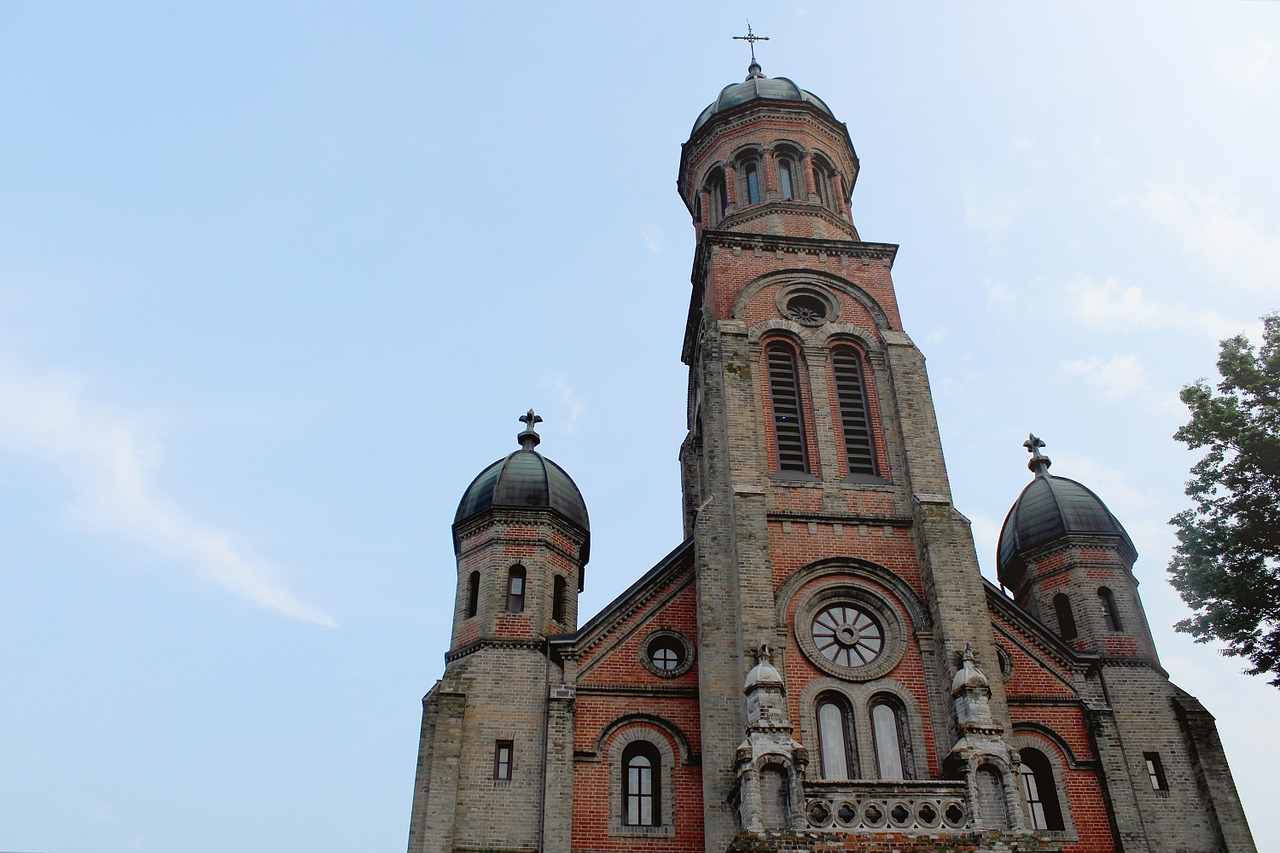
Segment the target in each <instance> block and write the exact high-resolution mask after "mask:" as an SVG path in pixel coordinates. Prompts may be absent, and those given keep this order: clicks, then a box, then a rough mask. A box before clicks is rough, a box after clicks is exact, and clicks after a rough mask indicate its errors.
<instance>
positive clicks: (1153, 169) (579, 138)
mask: <svg viewBox="0 0 1280 853" xmlns="http://www.w3.org/2000/svg"><path fill="white" fill-rule="evenodd" d="M746 16H749V17H750V18H751V19H752V22H753V24H754V25H755V28H756V31H757V32H760V33H763V34H765V35H768V36H770V37H771V40H770V41H769V42H765V43H763V44H762V45H761V46H760V50H759V56H760V59H761V62H762V64H763V66H764V71H765V73H766V74H770V75H785V76H789V77H791V78H793V79H794V80H796V81H797V83H799V85H801V86H803V87H805V88H807V89H811V90H812V91H814V92H816V93H817V94H818V95H820V96H821V97H822V98H823V99H824V100H825V101H826V102H827V103H828V104H829V105H830V106H831V107H832V109H833V110H834V111H835V112H836V114H837V116H838V117H839V118H841V119H842V120H844V121H846V122H847V123H848V125H849V130H850V133H851V135H852V137H853V140H854V144H855V146H856V148H857V150H858V153H859V156H860V157H861V161H862V174H861V176H860V179H859V182H858V186H857V188H856V190H855V193H854V200H853V210H854V217H855V221H856V223H857V225H858V227H859V229H860V231H861V233H862V235H863V237H864V238H865V239H867V240H873V241H881V242H891V243H899V244H901V247H902V248H901V250H900V253H899V255H898V263H897V265H896V268H895V271H894V277H895V281H896V284H897V288H898V294H899V299H900V301H901V304H902V311H903V318H904V322H905V325H906V328H907V330H908V332H909V333H910V334H911V335H912V336H913V337H914V339H915V340H916V341H917V343H918V344H919V345H920V346H921V348H922V349H923V350H924V352H925V353H926V355H927V356H928V357H929V367H930V371H931V377H932V382H933V387H934V393H935V402H936V404H937V407H938V414H939V419H940V424H941V429H942V435H943V444H944V447H945V448H946V451H947V461H948V465H949V468H950V472H951V477H952V485H953V488H954V491H955V496H956V503H957V506H958V507H959V509H960V510H961V511H962V512H964V513H965V514H966V515H967V516H968V517H969V518H971V519H972V520H973V522H974V531H975V534H976V536H977V541H978V548H979V556H980V558H981V560H982V561H983V564H984V566H987V567H988V568H990V567H991V565H992V563H993V552H994V548H995V537H996V535H997V533H998V529H999V525H1000V522H1001V520H1002V519H1003V517H1004V513H1005V512H1006V511H1007V509H1008V507H1009V506H1010V504H1011V503H1012V502H1013V500H1014V498H1015V497H1016V496H1017V494H1018V492H1019V490H1020V489H1021V488H1022V487H1023V485H1024V484H1025V483H1026V481H1027V479H1028V477H1029V474H1028V472H1027V471H1026V469H1025V467H1024V466H1025V458H1026V453H1025V451H1024V449H1023V448H1022V446H1021V442H1022V440H1023V439H1024V438H1025V437H1026V434H1027V432H1028V431H1029V430H1034V431H1035V432H1036V433H1037V434H1038V435H1041V436H1042V437H1043V438H1044V439H1045V441H1046V442H1047V443H1048V447H1047V448H1046V451H1047V453H1048V454H1049V455H1050V456H1051V457H1052V458H1053V460H1054V469H1053V470H1054V473H1057V474H1061V475H1063V476H1068V477H1072V478H1074V479H1078V480H1080V481H1082V482H1084V483H1086V484H1087V485H1089V486H1090V487H1091V488H1093V489H1094V490H1095V491H1096V492H1097V493H1098V494H1099V495H1101V496H1102V497H1103V499H1104V500H1106V501H1107V502H1108V504H1109V505H1110V507H1111V508H1112V510H1113V511H1114V512H1115V513H1116V515H1117V516H1118V517H1119V518H1120V519H1121V521H1122V522H1123V523H1124V524H1125V525H1126V527H1127V528H1128V530H1129V532H1130V533H1131V535H1132V536H1133V538H1134V540H1135V542H1136V544H1137V546H1138V549H1139V551H1140V552H1141V557H1140V559H1139V562H1138V565H1137V569H1136V571H1137V573H1138V577H1139V578H1140V580H1141V581H1142V594H1143V596H1144V599H1145V603H1146V606H1147V612H1148V617H1149V619H1150V622H1151V625H1152V629H1153V631H1154V632H1155V634H1156V639H1157V643H1158V644H1159V646H1160V649H1161V653H1162V659H1163V663H1164V665H1165V666H1166V667H1167V668H1168V669H1169V671H1170V673H1171V675H1172V677H1173V678H1174V680H1175V681H1176V682H1177V683H1178V684H1180V685H1181V686H1183V687H1185V688H1187V689H1188V690H1190V691H1191V692H1193V693H1195V694H1197V695H1198V696H1199V697H1200V698H1201V700H1202V701H1203V702H1204V703H1205V704H1206V706H1208V708H1209V709H1210V710H1211V711H1212V712H1214V713H1215V714H1216V715H1217V716H1218V721H1219V727H1220V730H1221V732H1222V736H1223V740H1224V742H1225V744H1226V748H1227V752H1228V756H1229V757H1230V759H1231V761H1232V765H1233V769H1234V771H1235V775H1236V780H1237V783H1238V785H1239V787H1240V789H1241V791H1242V794H1243V796H1244V799H1245V804H1246V808H1247V809H1248V810H1249V812H1250V815H1251V817H1252V819H1253V822H1254V828H1255V832H1256V834H1257V836H1258V841H1259V845H1260V849H1262V850H1265V851H1269V853H1276V851H1280V843H1277V842H1276V841H1273V840H1270V839H1269V838H1267V837H1266V835H1268V832H1267V829H1266V828H1267V826H1268V823H1266V822H1264V817H1265V815H1266V814H1267V811H1266V809H1267V808H1268V805H1269V798H1268V797H1267V796H1266V792H1267V791H1268V790H1269V788H1270V787H1271V786H1272V785H1273V783H1274V778H1275V772H1274V768H1275V767H1276V766H1277V765H1278V764H1280V742H1278V741H1277V739H1276V738H1275V737H1274V730H1275V727H1276V724H1277V723H1278V722H1280V693H1277V691H1276V690H1275V689H1273V688H1271V687H1268V686H1267V685H1266V684H1265V682H1264V681H1263V680H1261V679H1257V678H1250V677H1247V676H1244V675H1240V674H1239V670H1240V669H1241V663H1240V662H1238V661H1235V660H1232V659H1224V658H1221V657H1219V656H1217V655H1216V653H1215V652H1214V650H1213V649H1212V648H1209V647H1204V646H1196V645H1194V644H1192V643H1190V642H1189V641H1188V640H1187V638H1186V637H1184V636H1180V635H1176V634H1174V633H1173V631H1172V629H1171V625H1172V623H1173V622H1174V621H1176V620H1177V619H1179V618H1182V617H1183V616H1184V615H1185V611H1184V609H1183V608H1182V606H1181V604H1180V602H1179V601H1178V599H1177V597H1176V595H1174V594H1173V593H1172V592H1171V590H1170V589H1169V588H1168V586H1167V585H1166V583H1165V581H1164V567H1165V564H1166V563H1167V562H1168V555H1169V549H1170V547H1171V545H1172V541H1173V537H1172V533H1171V531H1170V529H1169V528H1168V526H1167V525H1166V521H1167V520H1168V518H1169V517H1170V516H1172V515H1173V514H1174V513H1175V512H1177V511H1178V510H1179V509H1181V508H1182V507H1184V506H1185V505H1186V498H1185V497H1184V496H1183V495H1182V484H1183V481H1184V480H1185V479H1186V476H1187V469H1188V467H1189V466H1190V464H1191V462H1192V461H1193V458H1194V457H1193V456H1192V455H1191V454H1189V453H1187V452H1186V451H1185V450H1184V449H1183V448H1182V447H1181V445H1179V444H1177V443H1176V442H1174V441H1173V440H1172V439H1171V438H1170V436H1171V435H1172V433H1173V431H1174V430H1175V429H1176V428H1177V426H1178V425H1179V424H1180V423H1181V422H1182V421H1183V420H1184V419H1185V413H1184V411H1183V410H1182V407H1181V405H1180V404H1179V403H1178V401H1177V391H1178V388H1179V387H1180V386H1181V385H1182V384H1183V383H1185V382H1187V381H1189V380H1192V379H1195V378H1197V377H1201V376H1212V375H1213V372H1214V366H1213V365H1214V360H1215V357H1216V349H1217V340H1218V339H1220V338H1221V337H1224V336H1226V335H1228V334H1232V333H1234V332H1236V331H1238V330H1249V331H1251V332H1255V333H1256V329H1257V328H1258V324H1257V318H1258V317H1259V316H1260V315H1261V314H1263V313H1265V312H1267V311H1271V310H1276V309H1278V308H1280V201H1277V200H1278V199H1280V170H1277V169H1276V168H1275V164H1274V158H1275V151H1276V150H1277V145H1278V143H1277V140H1278V139H1280V119H1278V118H1277V117H1278V116H1280V110H1278V109H1277V105H1278V102H1280V3H1272V2H1249V1H1248V0H1243V1H1242V2H1209V1H1208V0H1200V2H1173V0H1160V2H1145V0H1131V2H1127V3H1123V4H1118V3H1103V2H1087V1H1086V2H1073V3H1069V4H1068V3H1060V4H1041V3H1036V4H1031V3H1022V2H1005V3H998V2H979V3H977V4H973V3H969V4H958V3H956V4H943V3H936V2H933V3H926V2H923V1H922V0H921V2H900V3H894V4H885V3H869V2H855V3H843V2H841V3H822V2H806V3H803V4H799V5H797V4H790V5H787V4H776V3H758V2H754V0H749V2H747V3H746V4H745V5H744V4H742V3H733V4H730V3H719V2H715V3H700V4H696V5H695V4H675V3H666V2H652V3H646V4H643V5H642V6H636V5H619V4H603V3H591V4H588V3H581V4H572V3H564V4H557V5H555V6H554V7H548V8H543V4H516V3H509V4H501V3H476V4H457V3H425V2H419V3H410V2H391V1H390V0H387V2H369V3H362V4H340V3H297V2H295V3H243V2H218V3H185V4H171V3H159V2H151V3H144V2H132V3H130V2H118V3H110V4H106V3H90V2H84V3H71V2H39V3H36V2H15V0H9V2H3V3H0V117H3V118H2V119H0V690H2V691H3V692H2V694H0V695H3V696H4V697H5V701H4V702H2V703H0V848H2V849H5V850H25V851H57V853H73V851H95V853H96V851H102V853H110V851H125V850H150V851H170V850H183V851H189V853H203V851H215V850H216V851H223V850H228V849H235V850H242V851H247V852H248V853H253V851H268V850H270V851H276V850H282V849H298V850H302V849H305V850H309V851H314V853H328V851H335V853H336V851H349V850H357V849H358V850H399V849H402V847H403V845H404V843H405V837H406V834H407V827H408V819H409V801H410V797H411V794H412V790H411V789H412V779H413V772H414V765H415V762H416V750H417V739H418V726H419V715H420V710H421V709H420V705H419V701H418V700H419V697H420V696H421V695H422V694H423V693H424V692H425V691H426V690H427V689H428V688H429V687H430V686H431V684H432V682H433V681H434V680H435V678H436V677H437V676H438V675H439V673H440V671H441V669H442V663H443V661H442V655H443V652H444V650H445V648H446V646H447V643H448V627H449V625H448V621H449V618H450V616H449V612H450V606H451V603H452V591H453V585H454V567H453V554H452V546H451V542H450V536H449V524H450V522H451V521H452V517H453V511H454V509H455V507H456V502H457V500H458V498H459V497H460V496H461V493H462V491H463V489H464V488H465V487H466V485H467V483H468V482H469V481H470V479H471V478H472V477H473V476H474V475H475V474H476V473H477V472H479V471H480V470H481V468H483V467H484V466H485V465H487V464H488V463H490V462H492V461H493V460H494V459H497V458H499V457H500V456H503V455H505V454H506V453H508V452H510V451H511V450H513V449H515V447H516V444H515V434H516V432H517V431H518V429H519V427H520V424H519V423H518V422H517V421H516V417H517V416H518V415H519V414H520V413H522V412H523V411H525V410H526V409H527V408H529V406H531V405H532V406H535V407H536V408H537V409H538V410H539V412H540V413H542V414H543V415H544V417H545V418H546V422H545V423H544V424H543V425H542V433H543V436H544V441H543V444H542V447H541V448H540V449H541V450H544V451H545V452H546V454H547V455H548V456H549V457H551V458H553V459H555V460H556V461H557V462H559V463H560V464H561V465H563V466H564V467H565V468H566V469H567V470H568V471H569V472H570V473H571V474H572V475H573V476H574V478H575V479H576V480H577V482H578V484H579V486H580V487H581V489H582V491H583V493H584V495H585V497H586V500H587V504H588V507H589V509H590V511H591V516H592V525H593V537H592V539H593V541H592V560H591V563H590V565H589V567H588V571H587V591H586V593H585V594H584V599H583V603H582V611H583V613H584V614H590V613H594V612H596V611H597V610H598V609H599V608H600V607H601V606H603V605H604V604H605V603H606V602H607V601H609V600H610V599H611V598H612V597H613V596H614V595H615V594H617V593H618V592H619V591H621V590H622V589H624V588H625V587H626V586H627V585H628V584H630V583H631V582H632V581H633V580H634V579H635V578H636V577H638V576H639V575H640V574H641V573H642V572H643V571H644V570H645V569H647V568H648V567H649V566H651V565H652V564H653V563H654V562H655V561H656V560H657V559H658V558H660V557H661V556H662V555H664V554H665V553H666V552H667V551H668V550H670V549H671V548H672V547H674V546H675V545H676V544H678V542H679V540H680V523H679V506H680V501H679V484H678V471H677V467H676V451H677V448H678V445H679V442H680V439H681V438H682V435H683V427H684V401H685V390H684V370H683V367H682V366H681V364H680V363H679V350H680V340H681V335H682V333H683V324H684V319H685V312H686V310H687V305H688V295H689V271H690V264H691V249H692V229H691V228H690V226H689V223H688V217H687V214H686V212H685V211H684V209H683V206H682V204H681V202H680V201H679V199H678V197H677V196H676V193H675V189H674V183H675V176H676V167H677V159H678V156H679V145H680V143H681V142H683V141H684V140H685V139H686V137H687V134H688V132H689V129H690V127H691V126H692V123H693V120H694V118H695V117H696V116H697V114H698V112H699V111H700V110H701V109H702V108H703V107H704V106H705V105H706V104H707V103H708V102H710V101H711V100H712V99H713V98H714V97H715V95H716V94H717V93H718V92H719V90H720V88H721V87H722V86H724V85H726V84H728V83H730V82H734V81H737V80H740V79H741V78H742V77H743V76H744V74H745V67H746V64H747V56H746V51H745V48H743V47H742V45H741V44H740V43H734V42H732V41H730V40H729V36H731V35H735V34H738V33H740V32H741V31H742V30H743V29H744V27H745V22H744V21H743V18H744V17H746Z"/></svg>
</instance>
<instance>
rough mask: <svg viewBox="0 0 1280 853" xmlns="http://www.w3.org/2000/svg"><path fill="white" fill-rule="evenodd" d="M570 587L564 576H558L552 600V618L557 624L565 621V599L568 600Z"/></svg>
mask: <svg viewBox="0 0 1280 853" xmlns="http://www.w3.org/2000/svg"><path fill="white" fill-rule="evenodd" d="M568 590H569V585H568V584H567V583H565V580H564V576H563V575H556V580H555V584H554V590H553V592H552V599H551V618H552V619H553V620H555V621H556V622H563V621H564V614H565V609H566V608H565V599H566V598H568Z"/></svg>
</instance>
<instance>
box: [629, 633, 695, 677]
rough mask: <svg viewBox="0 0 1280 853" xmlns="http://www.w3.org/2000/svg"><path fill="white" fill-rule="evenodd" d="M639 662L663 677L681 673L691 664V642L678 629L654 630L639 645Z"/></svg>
mask: <svg viewBox="0 0 1280 853" xmlns="http://www.w3.org/2000/svg"><path fill="white" fill-rule="evenodd" d="M640 663H641V664H643V665H644V668H645V669H647V670H649V671H650V672H652V673H653V674H654V675H661V676H662V677H663V678H674V677H675V676H677V675H683V674H684V673H686V672H688V671H689V667H690V666H692V665H693V644H692V643H690V642H689V638H688V637H686V636H685V635H684V634H681V633H680V632H679V631H671V630H668V629H660V630H657V631H654V632H653V633H652V634H650V635H649V637H648V639H646V640H645V642H644V644H643V645H642V646H641V650H640Z"/></svg>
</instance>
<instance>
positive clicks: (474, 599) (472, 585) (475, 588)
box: [467, 572, 480, 619]
mask: <svg viewBox="0 0 1280 853" xmlns="http://www.w3.org/2000/svg"><path fill="white" fill-rule="evenodd" d="M479 609H480V573H479V572H472V573H471V577H470V578H468V579H467V618H468V619H470V618H471V617H472V616H475V615H476V611H477V610H479Z"/></svg>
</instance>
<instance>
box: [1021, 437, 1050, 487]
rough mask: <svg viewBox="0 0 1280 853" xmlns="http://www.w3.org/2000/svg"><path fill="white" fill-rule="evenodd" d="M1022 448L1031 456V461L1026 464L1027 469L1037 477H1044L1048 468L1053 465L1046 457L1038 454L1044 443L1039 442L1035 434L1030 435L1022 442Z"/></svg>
mask: <svg viewBox="0 0 1280 853" xmlns="http://www.w3.org/2000/svg"><path fill="white" fill-rule="evenodd" d="M1022 446H1023V447H1025V448H1026V449H1027V452H1028V453H1030V454H1031V461H1030V462H1028V463H1027V467H1028V468H1030V469H1031V470H1032V472H1034V473H1035V475H1036V476H1037V477H1042V476H1044V473H1045V472H1046V471H1048V470H1049V466H1050V465H1052V464H1053V463H1052V462H1051V461H1050V460H1049V457H1048V456H1045V455H1044V454H1043V453H1041V452H1040V448H1042V447H1044V442H1043V441H1041V440H1040V439H1039V438H1038V437H1037V436H1036V435H1035V433H1031V434H1029V435H1027V440H1026V441H1024V442H1022Z"/></svg>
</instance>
